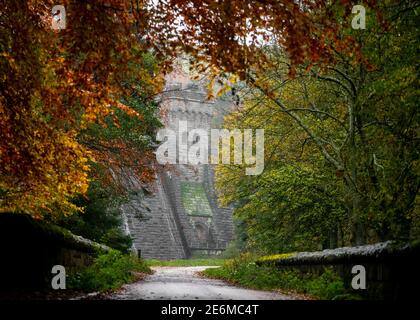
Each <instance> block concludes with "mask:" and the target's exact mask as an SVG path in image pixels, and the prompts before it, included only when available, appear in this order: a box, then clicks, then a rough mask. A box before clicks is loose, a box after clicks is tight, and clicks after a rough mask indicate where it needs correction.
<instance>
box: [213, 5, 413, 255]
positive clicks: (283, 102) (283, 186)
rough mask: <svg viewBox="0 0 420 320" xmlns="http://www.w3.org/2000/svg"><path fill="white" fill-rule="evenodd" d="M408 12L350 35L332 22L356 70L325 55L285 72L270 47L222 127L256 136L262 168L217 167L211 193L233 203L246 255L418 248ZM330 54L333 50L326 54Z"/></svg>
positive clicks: (397, 10) (392, 10) (388, 15)
mask: <svg viewBox="0 0 420 320" xmlns="http://www.w3.org/2000/svg"><path fill="white" fill-rule="evenodd" d="M407 6H408V4H405V3H401V2H397V1H386V2H384V3H382V4H381V5H380V7H381V10H382V13H383V17H384V19H385V21H386V22H387V24H388V25H387V29H386V31H383V27H384V26H383V25H382V24H381V22H380V21H379V20H378V19H377V18H376V17H375V16H374V15H369V19H368V20H369V24H368V28H367V29H366V30H363V32H360V31H359V30H353V29H351V28H350V27H349V24H348V22H346V21H343V22H342V23H343V25H342V26H341V27H342V28H340V29H339V31H338V32H339V34H340V36H341V35H342V36H345V35H350V34H351V35H352V36H353V37H354V38H355V41H356V42H357V43H359V44H360V45H361V49H362V51H363V54H364V57H363V58H364V59H365V60H366V61H364V62H363V61H358V62H355V61H354V60H353V59H352V56H351V55H350V56H348V55H346V54H344V53H343V52H337V53H336V56H335V59H336V61H335V62H334V63H330V64H329V65H328V66H320V65H312V68H311V69H310V70H309V69H308V68H306V66H301V67H299V68H298V69H297V74H296V77H295V78H293V79H290V78H289V77H288V75H287V72H288V69H287V67H286V66H287V64H288V63H289V60H288V58H287V56H286V55H285V53H284V51H283V50H282V49H281V48H279V47H275V46H268V47H267V48H266V49H265V50H266V51H267V56H268V57H269V58H270V64H268V67H267V68H265V69H263V70H261V69H257V70H255V71H254V74H252V72H250V76H252V77H254V79H255V80H254V81H250V83H251V84H247V88H246V90H244V92H246V93H244V94H243V95H242V96H241V101H242V102H243V104H242V106H241V107H240V108H238V109H237V110H235V111H234V112H233V113H231V114H230V115H229V116H227V117H226V118H225V122H224V126H225V127H226V128H227V129H233V128H254V129H257V128H264V129H265V169H264V172H263V173H262V174H261V175H260V176H257V177H253V176H252V177H251V176H246V175H245V174H244V165H219V166H218V167H217V169H216V178H217V183H216V185H217V188H218V189H219V191H220V194H221V195H222V201H223V203H224V204H235V205H236V208H237V209H236V210H235V215H236V217H237V219H238V220H240V221H241V222H242V224H243V225H244V226H245V231H246V242H247V249H248V250H252V251H254V252H258V253H263V254H271V253H278V252H290V251H302V250H305V251H306V250H309V251H310V250H319V249H324V248H333V247H337V246H346V245H360V244H365V243H374V242H378V241H385V240H389V239H397V240H403V241H407V240H412V239H418V238H420V233H419V230H420V228H419V225H420V209H419V208H420V207H419V203H420V199H419V192H418V191H419V188H420V166H419V164H420V161H419V156H420V153H419V150H420V140H419V137H418V133H419V123H420V113H419V110H420V109H419V108H418V101H419V98H420V82H419V74H420V72H419V71H420V63H419V59H418V51H419V48H420V43H419V39H420V34H419V32H420V31H419V30H420V29H419V28H418V14H416V13H415V11H414V10H412V9H410V8H408V7H407ZM338 51H339V50H338Z"/></svg>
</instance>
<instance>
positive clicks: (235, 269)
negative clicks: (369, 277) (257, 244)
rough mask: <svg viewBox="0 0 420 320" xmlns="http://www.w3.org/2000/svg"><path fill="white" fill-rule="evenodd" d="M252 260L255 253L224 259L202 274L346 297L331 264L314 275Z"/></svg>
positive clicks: (244, 283) (255, 285)
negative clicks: (220, 263) (219, 264)
mask: <svg viewBox="0 0 420 320" xmlns="http://www.w3.org/2000/svg"><path fill="white" fill-rule="evenodd" d="M255 261H256V257H255V256H253V255H251V254H243V255H241V256H240V257H238V258H237V259H233V260H227V261H226V263H225V264H224V265H223V266H222V267H221V268H213V269H207V270H205V271H204V272H203V274H204V275H206V276H208V277H211V278H218V279H223V280H227V281H229V282H232V283H235V284H239V285H242V286H245V287H248V288H253V289H262V290H275V289H281V290H286V291H295V292H299V293H306V294H310V295H312V296H314V297H316V298H320V299H340V298H341V297H349V296H348V293H347V291H346V289H345V287H344V283H343V280H342V279H341V278H340V277H339V276H338V275H337V274H336V273H335V272H334V271H333V270H332V268H325V269H324V272H323V273H322V274H321V275H316V274H311V273H302V272H300V271H298V270H295V269H289V268H287V269H286V268H285V269H279V268H276V267H274V266H270V265H261V266H258V265H257V264H256V263H255ZM351 298H352V299H354V298H356V297H353V296H352V297H351Z"/></svg>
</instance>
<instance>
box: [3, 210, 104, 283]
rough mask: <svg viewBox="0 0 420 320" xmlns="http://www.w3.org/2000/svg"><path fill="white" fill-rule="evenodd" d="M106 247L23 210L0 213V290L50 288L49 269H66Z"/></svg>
mask: <svg viewBox="0 0 420 320" xmlns="http://www.w3.org/2000/svg"><path fill="white" fill-rule="evenodd" d="M108 250H109V248H108V247H106V246H103V245H100V244H98V243H95V242H92V241H90V240H87V239H84V238H82V237H80V236H76V235H74V234H72V233H71V232H69V231H68V230H65V229H62V228H59V227H57V226H54V225H50V224H47V223H44V222H39V221H35V220H33V219H32V218H30V217H29V216H28V215H24V214H16V213H15V214H9V213H2V214H0V257H1V258H0V261H1V263H0V291H3V290H6V291H10V290H12V291H16V290H26V289H31V290H33V289H38V288H39V289H43V288H50V287H49V286H50V283H51V279H52V274H51V270H52V267H53V266H54V265H62V266H64V267H65V268H66V273H69V272H72V271H77V270H80V269H82V268H84V267H86V266H88V265H89V264H91V263H92V262H93V259H94V257H95V256H96V255H97V254H98V253H99V252H106V251H108Z"/></svg>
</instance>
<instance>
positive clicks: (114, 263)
mask: <svg viewBox="0 0 420 320" xmlns="http://www.w3.org/2000/svg"><path fill="white" fill-rule="evenodd" d="M150 273H152V270H151V269H150V268H149V266H148V265H147V264H146V263H145V262H144V260H141V259H138V258H137V257H135V256H133V255H127V254H122V253H121V252H119V251H117V250H111V251H109V252H108V253H105V254H101V255H99V256H98V257H97V258H96V259H95V261H94V263H93V264H92V265H91V266H89V267H87V268H85V269H83V270H82V271H81V272H76V273H73V274H70V275H69V277H68V280H67V284H68V288H69V289H75V290H82V291H86V292H91V291H101V292H103V291H107V290H113V289H117V288H119V287H121V286H122V285H123V284H125V283H129V282H132V281H134V280H136V279H138V278H139V275H141V274H150Z"/></svg>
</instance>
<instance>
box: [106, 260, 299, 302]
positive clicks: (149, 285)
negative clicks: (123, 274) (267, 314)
mask: <svg viewBox="0 0 420 320" xmlns="http://www.w3.org/2000/svg"><path fill="white" fill-rule="evenodd" d="M207 268H213V267H207V266H202V267H153V268H152V269H153V270H154V271H155V273H154V274H152V275H149V276H147V277H146V278H145V279H144V280H141V281H138V282H135V283H132V284H128V285H126V286H124V287H123V290H122V291H120V292H118V293H115V294H113V295H111V296H110V297H109V298H110V299H115V300H138V299H142V300H194V299H200V300H203V299H205V300H290V299H294V297H293V296H288V295H284V294H280V293H275V292H269V291H259V290H250V289H244V288H239V287H236V286H232V285H228V284H226V283H225V282H223V281H220V280H214V279H205V278H201V277H199V276H198V275H197V272H199V271H203V270H205V269H207Z"/></svg>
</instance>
